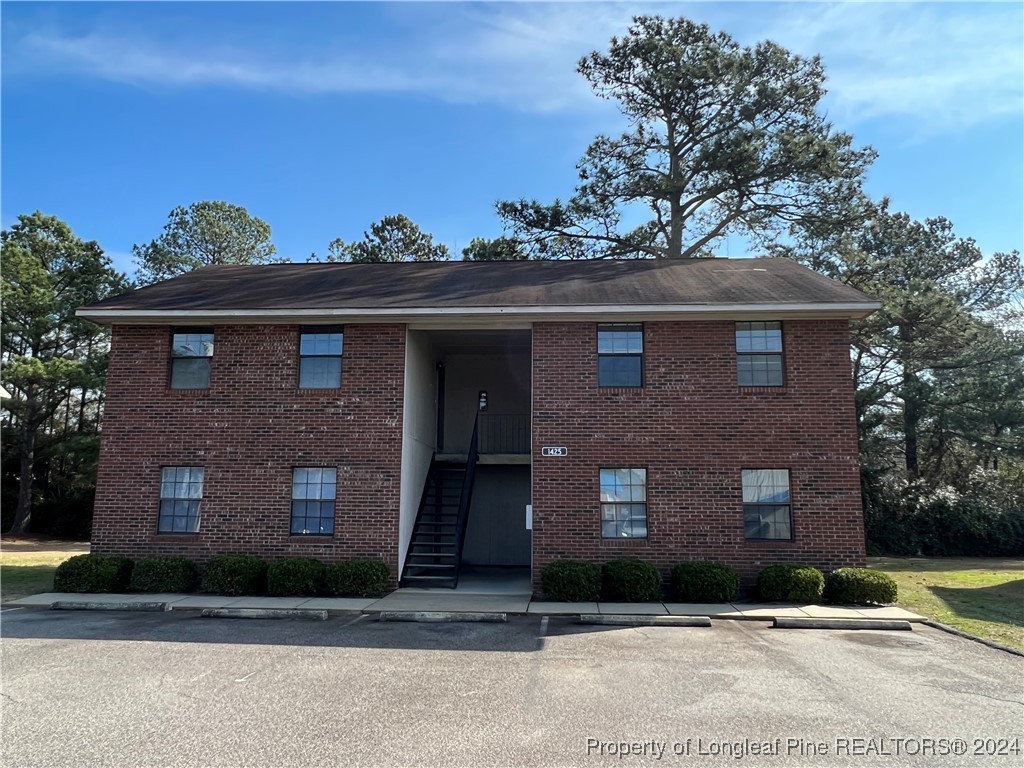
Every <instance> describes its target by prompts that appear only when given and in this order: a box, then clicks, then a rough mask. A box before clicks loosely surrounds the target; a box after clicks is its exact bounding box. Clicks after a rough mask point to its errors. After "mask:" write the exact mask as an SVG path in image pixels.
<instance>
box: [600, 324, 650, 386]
mask: <svg viewBox="0 0 1024 768" xmlns="http://www.w3.org/2000/svg"><path fill="white" fill-rule="evenodd" d="M643 369H644V327H643V326H642V325H626V324H623V323H616V324H609V325H599V326H597V385H598V386H599V387H642V386H643Z"/></svg>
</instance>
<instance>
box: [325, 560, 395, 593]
mask: <svg viewBox="0 0 1024 768" xmlns="http://www.w3.org/2000/svg"><path fill="white" fill-rule="evenodd" d="M390 582H391V571H389V570H388V566H387V564H386V563H383V562H381V561H380V560H347V561H345V562H342V563H335V564H333V565H329V566H327V568H326V570H325V573H324V591H325V592H326V593H327V594H328V595H334V596H336V597H381V596H382V595H385V594H387V591H388V586H389V585H390Z"/></svg>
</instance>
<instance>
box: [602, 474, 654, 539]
mask: <svg viewBox="0 0 1024 768" xmlns="http://www.w3.org/2000/svg"><path fill="white" fill-rule="evenodd" d="M601 536H602V537H603V538H605V539H646V538H647V470H646V469H602V470H601Z"/></svg>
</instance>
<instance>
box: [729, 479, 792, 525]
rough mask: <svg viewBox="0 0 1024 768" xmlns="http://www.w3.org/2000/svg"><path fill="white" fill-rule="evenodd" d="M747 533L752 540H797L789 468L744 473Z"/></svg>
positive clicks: (744, 509) (744, 510)
mask: <svg viewBox="0 0 1024 768" xmlns="http://www.w3.org/2000/svg"><path fill="white" fill-rule="evenodd" d="M742 474H743V531H744V535H745V536H746V538H748V539H791V538H793V525H792V516H791V514H790V498H789V470H788V469H744V470H743V473H742Z"/></svg>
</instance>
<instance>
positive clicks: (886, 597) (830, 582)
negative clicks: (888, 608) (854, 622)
mask: <svg viewBox="0 0 1024 768" xmlns="http://www.w3.org/2000/svg"><path fill="white" fill-rule="evenodd" d="M825 599H826V600H827V601H828V602H830V603H832V604H834V605H884V604H886V603H895V602H896V582H895V581H894V580H893V578H892V576H890V575H889V574H887V573H882V572H881V571H873V570H871V569H870V568H840V569H839V570H836V571H832V573H830V574H829V575H828V578H827V579H826V581H825Z"/></svg>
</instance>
